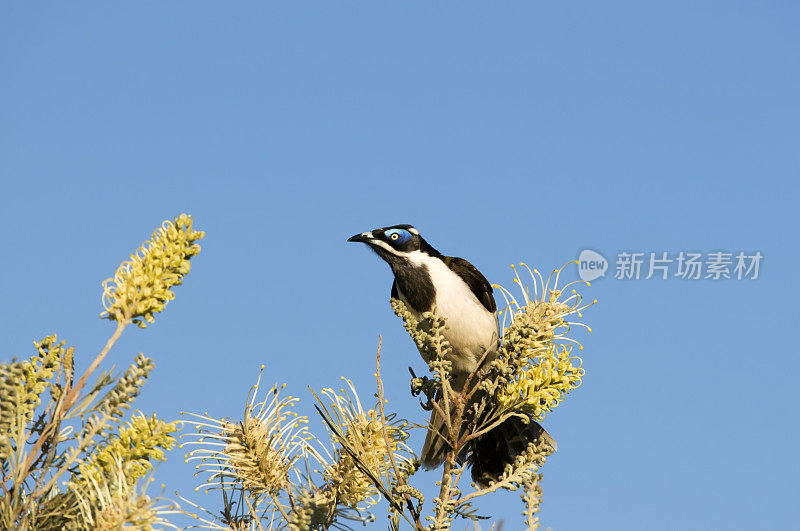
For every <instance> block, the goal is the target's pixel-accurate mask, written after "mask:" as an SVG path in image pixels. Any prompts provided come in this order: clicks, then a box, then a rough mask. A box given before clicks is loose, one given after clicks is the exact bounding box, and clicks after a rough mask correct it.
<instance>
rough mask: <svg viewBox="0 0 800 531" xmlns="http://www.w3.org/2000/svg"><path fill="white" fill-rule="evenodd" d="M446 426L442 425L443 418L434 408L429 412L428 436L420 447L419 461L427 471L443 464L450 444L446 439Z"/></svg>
mask: <svg viewBox="0 0 800 531" xmlns="http://www.w3.org/2000/svg"><path fill="white" fill-rule="evenodd" d="M446 430H447V426H445V425H444V417H443V416H442V415H440V414H439V413H438V411H437V410H436V408H434V409H433V411H431V420H430V423H429V426H428V434H427V435H426V436H425V444H423V445H422V452H421V460H422V466H424V467H425V468H427V469H429V470H430V469H434V468H436V467H438V466H439V465H441V464H442V463H444V459H445V457H447V451H448V450H450V444H449V443H448V442H447V439H446V438H445V437H446V435H447V434H446Z"/></svg>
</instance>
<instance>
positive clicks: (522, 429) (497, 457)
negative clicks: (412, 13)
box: [469, 417, 556, 487]
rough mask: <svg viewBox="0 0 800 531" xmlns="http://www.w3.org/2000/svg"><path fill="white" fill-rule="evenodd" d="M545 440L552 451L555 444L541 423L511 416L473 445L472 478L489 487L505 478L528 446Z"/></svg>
mask: <svg viewBox="0 0 800 531" xmlns="http://www.w3.org/2000/svg"><path fill="white" fill-rule="evenodd" d="M541 439H544V440H545V441H546V442H547V444H549V445H550V446H551V447H552V448H553V451H555V450H556V441H555V439H553V437H552V436H551V435H550V434H549V433H547V431H545V429H544V428H542V426H541V424H539V423H538V422H536V421H535V420H533V419H530V420H529V421H528V423H527V424H525V422H524V421H523V420H522V419H521V418H519V417H511V418H509V419H508V420H506V421H505V422H503V423H502V424H501V425H500V426H498V427H496V428H495V429H493V430H492V431H490V432H489V433H487V434H485V435H482V436H481V437H478V438H477V439H476V440H475V442H474V443H473V445H472V452H471V453H470V456H469V461H470V465H471V468H472V479H473V481H475V483H477V484H478V485H480V486H481V487H487V486H489V483H490V482H492V481H498V480H499V479H500V476H502V475H503V471H504V470H505V467H506V465H509V464H511V463H513V462H514V459H515V458H516V457H517V456H518V455H520V454H521V453H523V452H525V450H527V448H528V443H532V442H536V441H538V440H541Z"/></svg>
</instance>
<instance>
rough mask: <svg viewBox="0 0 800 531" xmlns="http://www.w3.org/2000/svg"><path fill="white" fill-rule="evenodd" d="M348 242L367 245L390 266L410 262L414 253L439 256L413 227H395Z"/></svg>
mask: <svg viewBox="0 0 800 531" xmlns="http://www.w3.org/2000/svg"><path fill="white" fill-rule="evenodd" d="M347 241H349V242H361V243H365V244H367V246H369V248H370V249H372V250H373V251H375V252H376V253H377V254H378V256H380V257H381V258H383V259H384V260H386V261H387V262H388V263H389V265H390V266H394V265H396V264H398V263H400V262H405V261H408V260H409V259H410V258H411V257H412V256H413V255H414V253H424V254H428V255H430V256H439V252H438V251H437V250H436V249H434V248H433V247H431V246H430V244H428V242H426V241H425V240H424V239H423V238H422V236H420V234H419V231H418V230H417V229H415V228H414V227H412V226H411V225H394V226H392V227H384V228H381V229H375V230H372V231H369V232H362V233H360V234H356V235H355V236H351V237H350V238H349V239H348V240H347Z"/></svg>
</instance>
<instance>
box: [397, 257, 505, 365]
mask: <svg viewBox="0 0 800 531" xmlns="http://www.w3.org/2000/svg"><path fill="white" fill-rule="evenodd" d="M409 259H410V260H411V261H412V262H413V263H414V264H415V265H417V266H421V265H423V264H424V265H425V266H427V269H428V274H430V276H431V281H432V282H433V285H434V287H435V289H436V299H435V309H436V313H437V315H441V316H443V317H445V318H446V319H447V320H446V322H445V327H446V329H445V331H444V337H445V339H447V341H448V342H449V343H450V345H452V347H453V357H452V359H451V361H452V362H453V372H455V373H470V372H472V371H473V370H475V368H476V367H477V364H478V361H480V359H481V357H482V356H483V354H484V352H486V351H487V350H489V349H492V348H493V347H494V345H495V344H496V342H497V338H498V336H499V324H498V321H497V315H496V314H494V313H492V312H490V311H488V310H487V309H486V308H485V307H484V306H483V304H481V302H480V301H479V300H478V299H477V297H475V294H474V293H472V290H471V289H470V288H469V286H468V285H467V284H466V282H464V281H463V280H462V279H461V277H459V276H458V275H457V274H455V273H454V272H453V271H452V270H451V269H450V268H449V267H447V265H446V264H445V263H444V262H443V261H442V260H440V259H438V258H434V257H432V256H429V255H427V254H424V253H421V252H419V251H415V252H412V253H409ZM400 298H401V299H403V302H407V301H405V297H404V296H403V294H402V292H401V293H400ZM409 309H410V310H411V311H412V312H413V311H414V310H413V309H411V308H409ZM414 313H416V312H414ZM416 317H417V318H419V315H416ZM426 361H427V360H426Z"/></svg>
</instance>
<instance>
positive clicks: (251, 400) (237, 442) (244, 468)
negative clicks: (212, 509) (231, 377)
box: [181, 366, 314, 503]
mask: <svg viewBox="0 0 800 531" xmlns="http://www.w3.org/2000/svg"><path fill="white" fill-rule="evenodd" d="M262 371H263V366H262ZM260 383H261V375H259V377H258V382H257V383H256V385H255V386H253V387H252V388H251V390H250V394H249V396H248V403H247V405H246V407H245V412H244V419H243V420H242V421H239V422H237V421H234V420H232V419H227V418H226V419H221V420H217V419H214V418H211V417H210V416H208V415H194V414H193V416H195V417H197V418H198V419H199V420H196V421H190V423H191V424H194V425H195V426H196V427H197V431H198V433H197V434H196V436H197V437H198V440H197V441H193V442H189V443H184V444H183V445H181V447H183V446H186V445H189V444H195V445H197V448H195V449H194V450H192V451H190V452H189V453H188V454H186V458H187V462H188V461H190V460H199V461H200V464H199V465H198V467H197V469H198V473H200V472H207V473H209V477H208V478H207V482H206V483H205V484H203V485H201V486H200V487H198V490H199V489H200V488H203V487H208V488H211V489H215V488H226V487H230V488H241V489H244V490H245V491H247V492H248V494H249V495H250V496H251V497H252V498H253V499H254V500H256V503H259V502H260V501H261V500H267V501H269V502H270V503H274V502H275V500H276V497H277V496H278V495H279V494H280V493H281V492H288V491H289V489H290V488H291V482H292V478H290V473H291V472H295V473H297V470H296V469H295V461H296V460H297V459H298V458H299V457H301V456H303V455H305V454H307V453H308V452H312V453H314V450H313V449H311V448H310V446H309V445H308V444H307V443H308V440H309V439H310V438H311V437H312V436H311V435H310V434H309V433H308V432H307V430H306V426H305V425H306V424H307V422H308V421H307V419H306V417H298V416H297V414H296V413H294V412H293V411H292V407H293V406H294V404H295V403H296V402H297V401H298V399H297V398H292V397H291V396H289V397H286V398H281V397H280V389H279V388H278V387H277V386H276V387H272V389H270V391H269V392H268V393H267V396H266V397H265V398H264V399H263V400H262V401H260V402H258V403H256V397H257V395H258V391H259V385H260Z"/></svg>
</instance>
